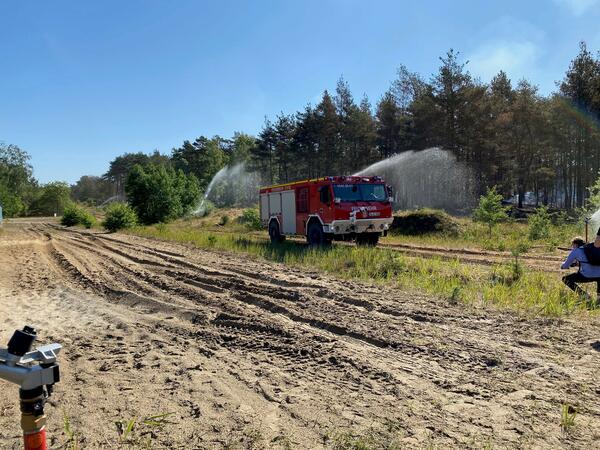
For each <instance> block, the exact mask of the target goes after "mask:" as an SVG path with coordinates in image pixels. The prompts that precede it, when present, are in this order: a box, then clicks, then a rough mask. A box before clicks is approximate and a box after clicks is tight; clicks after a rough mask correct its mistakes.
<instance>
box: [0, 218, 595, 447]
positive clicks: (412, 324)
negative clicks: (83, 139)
mask: <svg viewBox="0 0 600 450" xmlns="http://www.w3.org/2000/svg"><path fill="white" fill-rule="evenodd" d="M416 250H417V249H411V251H416ZM472 256H474V255H472ZM486 256H488V257H489V255H486ZM0 317H2V318H3V320H2V325H0V342H2V343H3V344H2V345H4V343H5V342H6V341H7V340H8V337H9V336H10V334H11V333H12V331H13V330H14V329H15V328H17V327H21V326H23V325H24V324H31V325H33V326H35V327H37V328H39V329H40V332H41V334H42V336H43V341H45V342H49V341H57V342H60V343H62V344H63V346H64V350H63V352H64V353H63V354H62V359H61V367H62V370H63V372H62V373H63V379H62V381H61V383H60V384H59V385H57V388H56V393H55V394H54V396H53V397H52V402H51V405H50V407H49V408H48V413H49V416H50V423H49V427H48V432H49V435H50V436H52V438H53V442H52V445H53V446H54V447H58V446H60V445H61V444H62V443H63V442H64V441H65V439H66V438H65V435H64V433H63V430H62V421H63V415H67V416H69V417H70V419H71V422H72V424H73V428H74V429H75V430H76V432H77V433H78V435H79V437H80V442H81V444H82V446H83V447H84V448H111V446H112V447H113V448H118V445H117V444H116V442H117V441H116V436H117V432H116V428H115V425H114V422H115V421H118V420H122V419H129V418H132V417H147V416H151V415H155V414H160V413H167V412H168V413H172V414H171V415H170V416H169V419H168V420H169V422H170V423H169V424H168V425H167V426H166V427H165V428H164V429H162V430H156V431H155V435H154V436H153V441H154V442H155V445H156V446H157V447H159V448H161V447H162V448H190V446H191V448H224V447H227V446H233V448H285V446H287V445H288V444H290V445H291V446H292V448H323V447H327V446H329V445H330V443H331V439H332V438H335V436H336V434H338V433H340V432H345V431H348V430H351V431H353V432H356V433H362V432H366V431H367V430H369V429H371V428H374V427H384V428H385V427H387V429H393V432H394V434H395V435H396V437H397V439H398V442H399V443H400V444H401V445H402V446H403V447H405V448H422V447H424V446H427V445H430V444H433V445H437V446H439V447H440V448H465V447H474V448H481V447H483V446H484V445H486V444H488V443H491V444H493V446H494V447H501V448H523V447H527V448H530V447H535V448H540V447H541V448H556V447H569V448H591V447H594V446H595V445H596V443H597V442H598V440H599V439H600V431H599V430H600V408H599V407H598V403H597V398H598V394H600V383H598V377H597V374H598V373H599V371H600V353H599V352H598V349H600V343H599V340H600V326H599V323H598V320H597V319H594V318H593V319H585V320H581V319H579V318H573V319H560V320H558V319H557V320H547V319H528V318H525V317H521V316H515V315H512V314H509V313H503V312H497V311H492V310H487V309H485V310H484V309H477V308H473V307H468V306H465V305H462V304H459V305H450V304H448V303H447V302H445V301H443V300H439V299H435V298H432V297H429V296H424V295H415V294H407V293H405V292H398V291H396V290H393V289H391V288H388V287H382V286H372V285H368V284H362V283H355V282H348V281H340V280H337V279H335V278H332V277H327V276H323V275H321V274H318V273H311V272H307V271H302V270H299V269H290V268H287V267H285V266H283V265H278V264H271V263H265V262H258V261H253V260H249V259H247V258H244V257H243V256H240V255H232V254H223V253H216V252H206V251H200V250H197V249H192V248H189V247H186V246H183V245H177V244H171V243H165V242H157V241H153V240H148V239H142V238H137V237H132V236H127V235H118V234H115V235H108V234H103V233H97V232H88V231H82V230H68V229H64V228H62V227H60V226H58V225H56V224H52V223H43V222H35V223H27V222H23V223H15V224H10V223H9V224H6V225H5V227H4V233H2V235H0ZM2 386H3V388H4V392H6V393H7V394H6V395H3V396H1V397H0V442H2V448H11V449H12V448H14V449H17V448H20V447H19V446H20V438H19V434H20V432H19V427H18V403H17V388H16V387H14V386H9V385H8V384H4V383H3V384H2ZM564 403H568V404H569V405H572V406H573V407H574V408H575V409H576V411H577V416H576V419H575V425H574V426H573V427H571V428H570V430H568V431H564V430H562V429H561V408H562V405H563V404H564ZM390 424H393V426H391V425H390Z"/></svg>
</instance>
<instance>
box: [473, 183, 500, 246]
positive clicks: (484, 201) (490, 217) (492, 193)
mask: <svg viewBox="0 0 600 450" xmlns="http://www.w3.org/2000/svg"><path fill="white" fill-rule="evenodd" d="M507 210H508V208H506V207H504V206H502V195H501V194H498V193H497V192H496V187H495V186H494V187H492V188H489V189H488V190H487V193H486V194H485V195H482V196H481V197H480V198H479V206H477V208H475V211H473V218H474V219H475V220H476V221H477V222H483V223H485V224H487V226H488V228H489V236H490V237H492V228H493V227H494V225H496V224H497V223H499V222H502V221H504V220H506V219H507V218H508V214H507Z"/></svg>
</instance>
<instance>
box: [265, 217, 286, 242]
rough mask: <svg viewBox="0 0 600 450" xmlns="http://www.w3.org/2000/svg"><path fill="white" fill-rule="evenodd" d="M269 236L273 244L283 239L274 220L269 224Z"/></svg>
mask: <svg viewBox="0 0 600 450" xmlns="http://www.w3.org/2000/svg"><path fill="white" fill-rule="evenodd" d="M269 237H270V238H271V242H272V243H273V244H277V243H279V242H282V241H284V240H285V236H282V235H281V233H280V232H279V224H278V223H277V221H276V220H272V221H271V223H270V224H269Z"/></svg>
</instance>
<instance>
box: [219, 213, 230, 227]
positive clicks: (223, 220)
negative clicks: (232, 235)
mask: <svg viewBox="0 0 600 450" xmlns="http://www.w3.org/2000/svg"><path fill="white" fill-rule="evenodd" d="M228 223H229V216H228V215H227V214H224V215H222V216H221V220H220V221H219V225H221V226H225V225H227V224H228Z"/></svg>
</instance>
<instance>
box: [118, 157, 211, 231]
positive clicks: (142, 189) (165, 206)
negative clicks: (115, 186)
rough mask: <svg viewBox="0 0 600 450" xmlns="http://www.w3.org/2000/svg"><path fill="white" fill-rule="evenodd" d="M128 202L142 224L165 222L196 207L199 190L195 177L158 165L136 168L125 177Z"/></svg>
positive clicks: (138, 166)
mask: <svg viewBox="0 0 600 450" xmlns="http://www.w3.org/2000/svg"><path fill="white" fill-rule="evenodd" d="M125 191H126V193H127V198H128V199H129V203H130V204H131V206H132V207H133V208H134V209H135V212H136V213H137V216H138V218H139V220H140V222H142V223H143V224H146V225H151V224H154V223H158V222H168V221H169V220H172V219H176V218H178V217H181V216H183V215H185V214H186V213H188V212H189V211H190V210H191V209H192V207H194V206H195V205H196V204H197V201H198V198H199V197H200V187H199V184H198V180H197V178H196V177H195V176H194V175H190V176H186V175H185V174H184V173H183V172H182V171H181V170H178V171H175V169H173V168H172V167H165V166H163V165H158V164H148V165H146V166H144V167H142V166H140V165H135V166H134V167H133V169H132V170H131V172H130V173H129V175H128V177H127V183H126V185H125Z"/></svg>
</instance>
